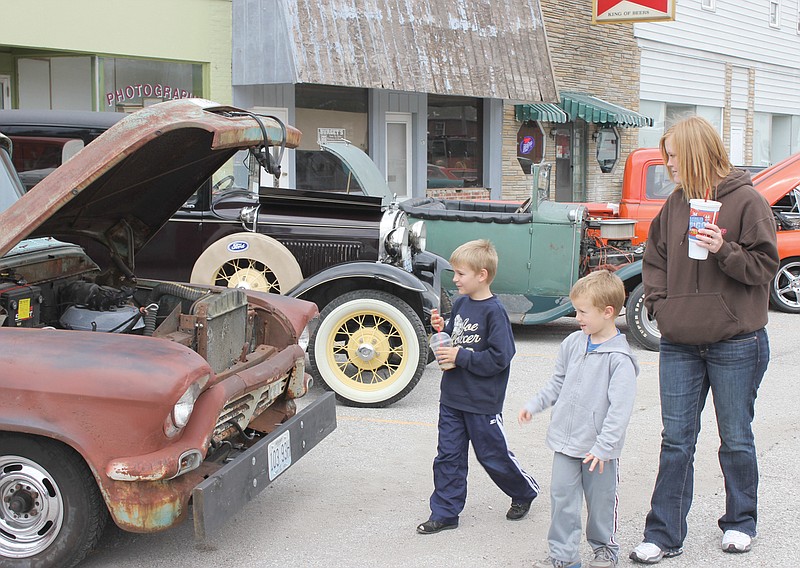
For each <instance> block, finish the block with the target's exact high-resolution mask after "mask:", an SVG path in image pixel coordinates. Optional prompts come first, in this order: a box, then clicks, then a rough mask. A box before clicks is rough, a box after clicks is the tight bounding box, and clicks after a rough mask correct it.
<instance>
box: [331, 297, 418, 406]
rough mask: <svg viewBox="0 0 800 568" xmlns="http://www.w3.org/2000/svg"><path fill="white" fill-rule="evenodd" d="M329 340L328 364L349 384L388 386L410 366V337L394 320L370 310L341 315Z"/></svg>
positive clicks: (370, 387) (365, 388)
mask: <svg viewBox="0 0 800 568" xmlns="http://www.w3.org/2000/svg"><path fill="white" fill-rule="evenodd" d="M333 330H334V333H331V334H330V336H329V337H328V339H327V340H326V346H327V348H326V350H325V351H326V353H327V358H328V366H329V368H330V369H332V370H333V372H334V373H335V374H336V378H337V379H338V380H339V381H341V382H342V383H346V384H347V386H348V387H350V388H353V389H356V390H362V391H372V390H380V389H384V388H386V387H387V386H388V385H389V384H391V383H393V382H394V381H396V380H397V379H398V378H400V377H401V376H402V375H403V372H404V371H405V368H406V366H407V365H408V357H407V356H406V355H407V351H408V344H409V341H410V340H411V338H409V337H407V336H406V334H405V333H404V332H403V330H402V329H401V328H400V326H398V325H397V322H395V321H394V320H393V319H391V318H389V317H387V316H385V315H383V314H380V313H376V312H373V311H370V310H364V311H359V312H356V313H349V314H347V315H345V316H343V317H342V318H340V319H339V320H338V321H337V322H336V324H335V326H334V327H333Z"/></svg>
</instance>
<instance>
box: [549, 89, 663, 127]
mask: <svg viewBox="0 0 800 568" xmlns="http://www.w3.org/2000/svg"><path fill="white" fill-rule="evenodd" d="M561 107H562V108H563V109H564V110H565V111H566V112H567V114H568V115H569V116H570V118H571V119H572V120H573V121H574V120H575V119H577V118H581V119H583V120H585V121H586V122H592V123H596V124H614V125H617V126H653V119H652V118H650V117H649V116H644V115H643V114H639V113H638V112H636V111H632V110H628V109H626V108H624V107H621V106H619V105H615V104H613V103H609V102H607V101H604V100H603V99H598V98H597V97H593V96H591V95H586V94H584V93H572V92H562V93H561Z"/></svg>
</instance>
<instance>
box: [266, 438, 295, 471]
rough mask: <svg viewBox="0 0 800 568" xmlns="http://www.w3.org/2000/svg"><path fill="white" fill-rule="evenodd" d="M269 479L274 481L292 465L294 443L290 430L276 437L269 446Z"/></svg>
mask: <svg viewBox="0 0 800 568" xmlns="http://www.w3.org/2000/svg"><path fill="white" fill-rule="evenodd" d="M267 456H268V457H267V461H268V465H269V480H270V481H272V480H273V479H275V478H276V477H278V476H279V475H280V474H282V473H283V472H284V471H286V470H287V469H289V466H290V465H292V444H291V439H290V438H289V430H286V432H284V433H283V434H281V435H280V436H278V437H277V438H275V439H274V440H272V441H271V442H270V443H269V446H267Z"/></svg>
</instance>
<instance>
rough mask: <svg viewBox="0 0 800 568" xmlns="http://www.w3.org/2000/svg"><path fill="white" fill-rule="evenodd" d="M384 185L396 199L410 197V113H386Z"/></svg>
mask: <svg viewBox="0 0 800 568" xmlns="http://www.w3.org/2000/svg"><path fill="white" fill-rule="evenodd" d="M386 183H387V184H388V185H389V189H390V190H391V192H392V194H395V195H397V197H398V199H403V198H407V197H410V196H411V113H408V112H387V113H386Z"/></svg>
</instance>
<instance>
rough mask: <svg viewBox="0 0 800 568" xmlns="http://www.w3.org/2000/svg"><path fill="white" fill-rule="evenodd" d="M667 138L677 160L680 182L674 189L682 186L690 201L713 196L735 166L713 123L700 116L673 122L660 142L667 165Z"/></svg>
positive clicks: (670, 172)
mask: <svg viewBox="0 0 800 568" xmlns="http://www.w3.org/2000/svg"><path fill="white" fill-rule="evenodd" d="M667 140H669V141H670V146H671V147H672V149H673V151H674V152H675V157H676V158H677V160H678V174H679V175H680V182H678V183H677V186H676V188H675V189H676V190H677V189H682V190H683V194H684V196H685V197H686V199H687V200H688V199H703V198H705V197H706V195H708V199H714V197H715V191H714V188H715V187H716V185H717V184H718V183H719V182H720V181H722V179H723V178H724V177H725V176H727V175H728V174H729V173H731V170H732V169H733V166H732V165H731V162H730V159H729V158H728V153H727V152H726V151H725V146H724V145H723V143H722V139H721V138H720V136H719V133H718V132H717V130H716V129H715V128H714V126H713V125H712V124H711V123H710V122H709V121H708V120H706V119H705V118H703V117H701V116H690V117H688V118H684V119H683V120H681V121H679V122H676V123H675V124H673V125H672V127H670V128H669V130H667V131H666V132H665V133H664V135H663V136H662V137H661V140H660V141H659V143H658V145H659V148H660V149H661V157H662V158H663V159H664V164H665V165H666V163H667V161H668V158H669V157H668V156H667V150H666V141H667ZM667 171H668V172H669V177H670V179H672V171H671V170H670V169H669V168H667ZM673 181H675V180H673Z"/></svg>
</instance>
